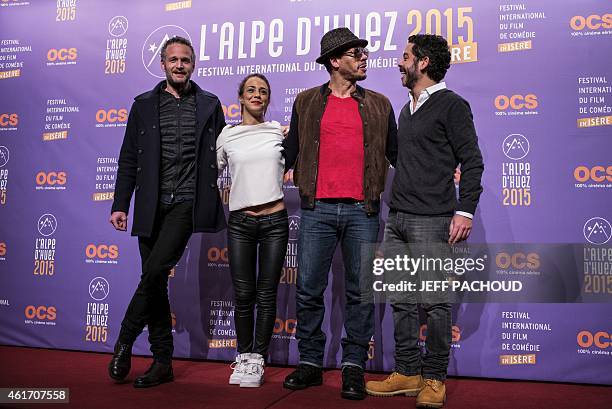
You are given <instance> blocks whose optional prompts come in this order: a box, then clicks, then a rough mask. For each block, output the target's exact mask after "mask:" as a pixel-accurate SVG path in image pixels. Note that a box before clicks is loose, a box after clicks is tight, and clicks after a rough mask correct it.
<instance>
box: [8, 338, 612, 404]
mask: <svg viewBox="0 0 612 409" xmlns="http://www.w3.org/2000/svg"><path fill="white" fill-rule="evenodd" d="M109 359H110V355H107V354H99V353H85V352H68V351H56V350H46V349H32V348H19V347H0V365H1V366H0V368H1V369H0V387H2V388H6V387H57V388H59V387H68V388H70V404H53V405H50V404H31V405H26V404H15V405H7V404H5V405H2V404H0V407H2V408H30V407H31V408H39V409H40V408H45V407H54V408H60V409H61V408H65V407H72V408H79V409H95V408H103V409H114V408H117V409H124V408H139V409H157V408H160V409H161V408H179V409H190V408H223V409H233V408H241V409H251V408H253V409H258V408H272V409H281V408H282V409H289V408H312V409H314V408H316V409H320V408H334V409H336V408H338V409H342V408H350V409H361V408H368V409H376V408H381V409H383V408H384V409H390V408H414V407H415V406H414V402H415V398H408V397H403V396H402V397H393V398H374V397H368V398H366V400H364V401H347V400H344V399H341V398H340V390H339V387H340V383H341V379H340V371H337V370H333V371H327V372H326V373H325V375H324V384H323V386H320V387H314V388H310V389H308V390H305V391H296V392H292V391H289V390H286V389H283V387H282V382H283V379H284V377H285V376H286V375H287V374H288V373H289V372H290V371H291V370H292V369H291V368H280V367H269V368H266V383H265V384H264V386H263V387H261V388H254V389H250V388H249V389H244V388H243V389H241V388H240V387H237V386H231V385H228V384H227V378H228V376H229V373H230V369H229V365H228V364H225V363H217V362H203V361H190V360H176V361H174V364H173V367H174V374H175V378H176V380H175V381H174V382H173V383H169V384H165V385H162V386H158V387H156V388H151V389H135V388H133V387H132V385H131V384H130V383H125V384H122V385H116V384H114V383H113V382H112V381H111V380H110V379H109V378H108V376H107V374H106V365H107V364H108V361H109ZM149 363H150V358H141V357H137V358H134V359H133V362H132V372H131V373H130V376H129V379H130V380H133V379H134V378H135V376H137V375H138V374H141V373H142V372H144V371H145V369H146V368H147V367H148V365H149ZM384 376H385V375H384V374H367V376H366V379H372V378H383V377H384ZM445 407H446V408H447V409H457V408H478V409H479V408H483V409H485V408H491V409H493V408H494V409H530V408H533V409H546V408H556V409H562V408H589V409H597V408H602V409H604V408H606V409H610V408H612V388H610V387H606V386H590V385H568V384H557V383H544V382H522V381H521V382H519V381H496V380H481V379H465V378H453V379H450V380H448V382H447V404H446V406H445Z"/></svg>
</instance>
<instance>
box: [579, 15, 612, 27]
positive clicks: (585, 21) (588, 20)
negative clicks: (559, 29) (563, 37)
mask: <svg viewBox="0 0 612 409" xmlns="http://www.w3.org/2000/svg"><path fill="white" fill-rule="evenodd" d="M570 27H571V28H572V30H574V31H580V30H584V29H585V28H588V29H590V30H599V29H600V28H612V14H610V13H607V14H604V15H603V16H600V15H597V14H591V15H590V16H587V17H583V16H574V17H572V18H571V19H570Z"/></svg>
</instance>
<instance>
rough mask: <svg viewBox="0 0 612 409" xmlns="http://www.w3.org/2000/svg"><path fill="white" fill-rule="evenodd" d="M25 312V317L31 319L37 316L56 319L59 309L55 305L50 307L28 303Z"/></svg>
mask: <svg viewBox="0 0 612 409" xmlns="http://www.w3.org/2000/svg"><path fill="white" fill-rule="evenodd" d="M24 313H25V317H26V318H27V319H29V320H31V319H34V318H36V319H39V320H47V321H55V318H57V310H56V309H55V307H48V306H44V305H41V306H39V307H35V306H33V305H28V306H27V307H25V311H24Z"/></svg>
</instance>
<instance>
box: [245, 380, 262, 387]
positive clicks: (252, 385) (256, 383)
mask: <svg viewBox="0 0 612 409" xmlns="http://www.w3.org/2000/svg"><path fill="white" fill-rule="evenodd" d="M261 385H263V381H261V382H247V383H245V382H240V387H241V388H259V387H260V386H261Z"/></svg>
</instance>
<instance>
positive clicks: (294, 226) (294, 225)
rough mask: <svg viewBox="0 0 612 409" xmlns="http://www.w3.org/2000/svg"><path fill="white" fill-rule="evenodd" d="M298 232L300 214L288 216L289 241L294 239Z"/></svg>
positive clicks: (296, 237)
mask: <svg viewBox="0 0 612 409" xmlns="http://www.w3.org/2000/svg"><path fill="white" fill-rule="evenodd" d="M299 232H300V216H289V241H296V240H297V239H298V235H299Z"/></svg>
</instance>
